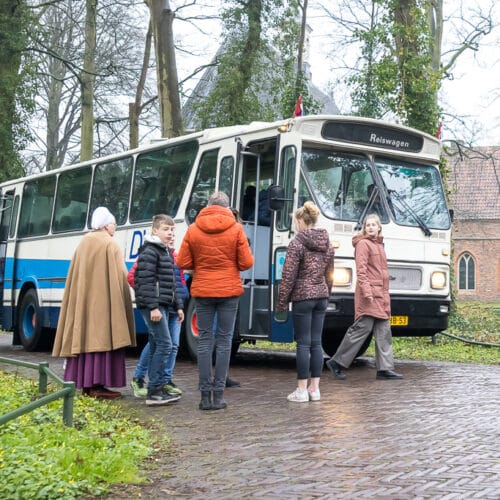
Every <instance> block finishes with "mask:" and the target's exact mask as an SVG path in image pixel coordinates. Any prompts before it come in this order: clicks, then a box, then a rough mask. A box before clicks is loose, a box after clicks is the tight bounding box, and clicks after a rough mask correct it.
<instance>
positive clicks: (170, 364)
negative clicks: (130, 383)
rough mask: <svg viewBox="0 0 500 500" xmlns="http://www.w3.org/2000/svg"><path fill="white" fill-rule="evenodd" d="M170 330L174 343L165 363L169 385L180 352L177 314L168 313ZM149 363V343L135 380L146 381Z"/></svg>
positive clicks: (138, 364) (137, 367)
mask: <svg viewBox="0 0 500 500" xmlns="http://www.w3.org/2000/svg"><path fill="white" fill-rule="evenodd" d="M168 329H169V330H170V340H171V341H172V352H171V353H170V356H169V357H168V359H167V361H166V363H165V377H166V379H167V384H168V383H169V382H172V378H173V375H174V367H175V361H176V359H177V352H178V351H179V341H180V334H181V323H179V321H178V316H177V313H176V312H169V313H168ZM148 362H149V342H148V343H147V344H146V345H145V346H144V349H143V350H142V352H141V355H140V357H139V361H138V362H137V366H136V367H135V371H134V375H133V376H134V378H141V379H143V380H144V379H145V378H146V374H147V373H148Z"/></svg>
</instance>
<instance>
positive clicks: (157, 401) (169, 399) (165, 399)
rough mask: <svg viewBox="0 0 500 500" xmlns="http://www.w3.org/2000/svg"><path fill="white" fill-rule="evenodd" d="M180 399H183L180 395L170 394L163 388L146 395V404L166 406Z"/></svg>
mask: <svg viewBox="0 0 500 500" xmlns="http://www.w3.org/2000/svg"><path fill="white" fill-rule="evenodd" d="M179 399H181V397H180V396H179V395H174V394H169V393H168V392H167V391H165V390H164V389H163V390H161V391H159V392H156V393H149V394H148V395H147V396H146V406H165V405H169V404H170V403H175V402H176V401H179Z"/></svg>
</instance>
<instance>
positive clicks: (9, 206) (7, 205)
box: [0, 191, 14, 329]
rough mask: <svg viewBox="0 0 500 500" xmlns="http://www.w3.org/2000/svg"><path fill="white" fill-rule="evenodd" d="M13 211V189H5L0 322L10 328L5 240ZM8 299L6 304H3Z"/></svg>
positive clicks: (0, 207) (0, 220)
mask: <svg viewBox="0 0 500 500" xmlns="http://www.w3.org/2000/svg"><path fill="white" fill-rule="evenodd" d="M13 211H14V191H7V192H6V193H5V194H3V195H2V196H1V198H0V304H1V307H0V324H1V325H2V328H4V329H10V327H11V325H12V315H11V314H8V313H7V311H8V310H11V308H10V300H11V297H7V296H6V288H9V289H10V290H11V293H12V291H13V288H12V286H11V284H7V283H6V279H8V276H9V275H10V276H12V269H10V270H9V266H8V265H7V242H8V238H9V232H10V227H11V222H12V220H13V219H12V213H13ZM5 300H8V302H9V303H8V304H7V305H6V304H5V302H4V301H5Z"/></svg>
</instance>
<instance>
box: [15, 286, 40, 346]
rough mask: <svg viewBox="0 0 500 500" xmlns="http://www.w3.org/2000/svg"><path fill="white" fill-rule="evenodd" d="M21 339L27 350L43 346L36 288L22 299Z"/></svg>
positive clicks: (20, 308)
mask: <svg viewBox="0 0 500 500" xmlns="http://www.w3.org/2000/svg"><path fill="white" fill-rule="evenodd" d="M17 318H18V319H17V324H18V331H19V340H20V341H21V344H22V346H23V347H24V349H25V350H26V351H35V350H37V349H39V348H41V347H42V344H43V342H42V331H43V329H42V327H41V325H40V321H39V318H40V305H39V304H38V295H37V293H36V290H34V289H33V288H30V289H29V290H28V291H27V292H26V293H25V294H24V295H23V298H22V300H21V305H20V306H19V314H18V317H17Z"/></svg>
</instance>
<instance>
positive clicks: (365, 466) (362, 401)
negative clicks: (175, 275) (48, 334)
mask: <svg viewBox="0 0 500 500" xmlns="http://www.w3.org/2000/svg"><path fill="white" fill-rule="evenodd" d="M0 337H4V336H3V335H2V336H0ZM0 356H12V357H16V358H19V359H25V360H33V361H36V360H40V359H41V358H45V359H47V358H49V356H48V355H47V354H45V355H44V354H43V353H36V354H35V353H25V352H24V351H20V350H18V349H16V348H13V347H12V346H10V345H8V344H7V343H5V340H2V341H1V342H0ZM49 360H50V363H51V366H52V367H53V368H54V369H55V370H56V371H57V370H61V371H62V366H61V362H60V361H59V360H53V359H50V358H49ZM135 362H136V359H135V358H134V357H128V358H127V367H128V373H129V374H131V373H132V370H133V368H134V366H135ZM294 363H295V361H294V357H293V356H290V355H279V356H276V355H269V354H258V355H256V354H255V353H249V352H248V351H244V352H243V353H242V354H241V355H239V359H238V361H237V364H236V365H235V366H233V367H231V376H232V377H233V378H236V379H238V380H240V381H241V382H242V387H241V388H231V389H228V390H227V391H226V396H227V397H226V399H227V401H228V403H229V407H228V409H226V410H222V411H217V412H201V411H199V410H198V408H197V406H198V401H199V394H198V392H197V391H196V385H197V373H196V367H195V365H194V364H193V363H191V362H189V361H182V360H181V361H179V362H178V364H177V367H176V374H175V381H176V383H177V384H178V385H179V386H181V387H182V388H183V390H184V392H185V395H184V397H183V398H182V400H181V401H180V402H179V403H177V404H176V405H175V406H172V407H162V408H153V409H152V408H147V409H145V411H147V412H149V413H150V414H151V415H154V416H156V417H158V418H162V419H163V420H164V422H165V426H166V429H167V432H168V433H169V435H170V437H171V441H172V448H171V452H170V454H169V456H168V457H166V459H165V461H164V462H165V464H163V463H162V466H161V470H158V471H157V473H156V474H155V475H154V482H153V484H152V485H149V486H146V487H144V488H141V489H140V490H130V495H131V496H136V495H137V494H139V493H140V494H141V496H142V498H172V497H184V498H200V499H201V498H204V499H207V498H214V499H215V498H217V499H236V498H265V499H278V498H279V499H284V498H286V499H299V498H300V499H307V498H325V499H330V498H331V499H343V498H346V499H347V498H348V499H351V498H366V497H369V498H387V499H415V498H422V499H426V498H440V499H442V498H446V499H452V498H457V499H464V498H488V499H498V498H500V367H499V366H481V365H462V364H454V363H430V362H425V363H424V362H399V361H396V369H397V371H399V372H401V373H403V374H404V377H405V378H404V380H402V381H381V380H376V379H375V369H374V367H373V366H372V364H371V360H369V359H368V360H367V361H365V362H364V363H363V362H361V363H358V364H357V365H356V366H354V367H353V368H352V369H351V370H349V371H348V372H347V374H348V378H347V380H346V381H345V382H341V381H335V380H333V379H332V378H331V377H330V374H329V372H328V371H327V370H325V371H324V378H323V379H322V383H321V401H320V402H317V403H307V404H296V403H295V404H294V403H288V402H287V401H286V395H287V394H288V393H289V392H291V391H292V390H293V389H294V386H295V383H294V382H295V380H294V379H295V371H294ZM124 395H125V397H126V398H127V399H128V400H129V401H130V403H131V404H134V405H135V404H138V405H142V404H143V403H142V402H139V400H134V399H133V397H132V394H131V392H130V390H129V389H127V390H125V391H124ZM161 462H163V460H162V461H161ZM124 497H127V493H124V495H123V496H121V498H124Z"/></svg>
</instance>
